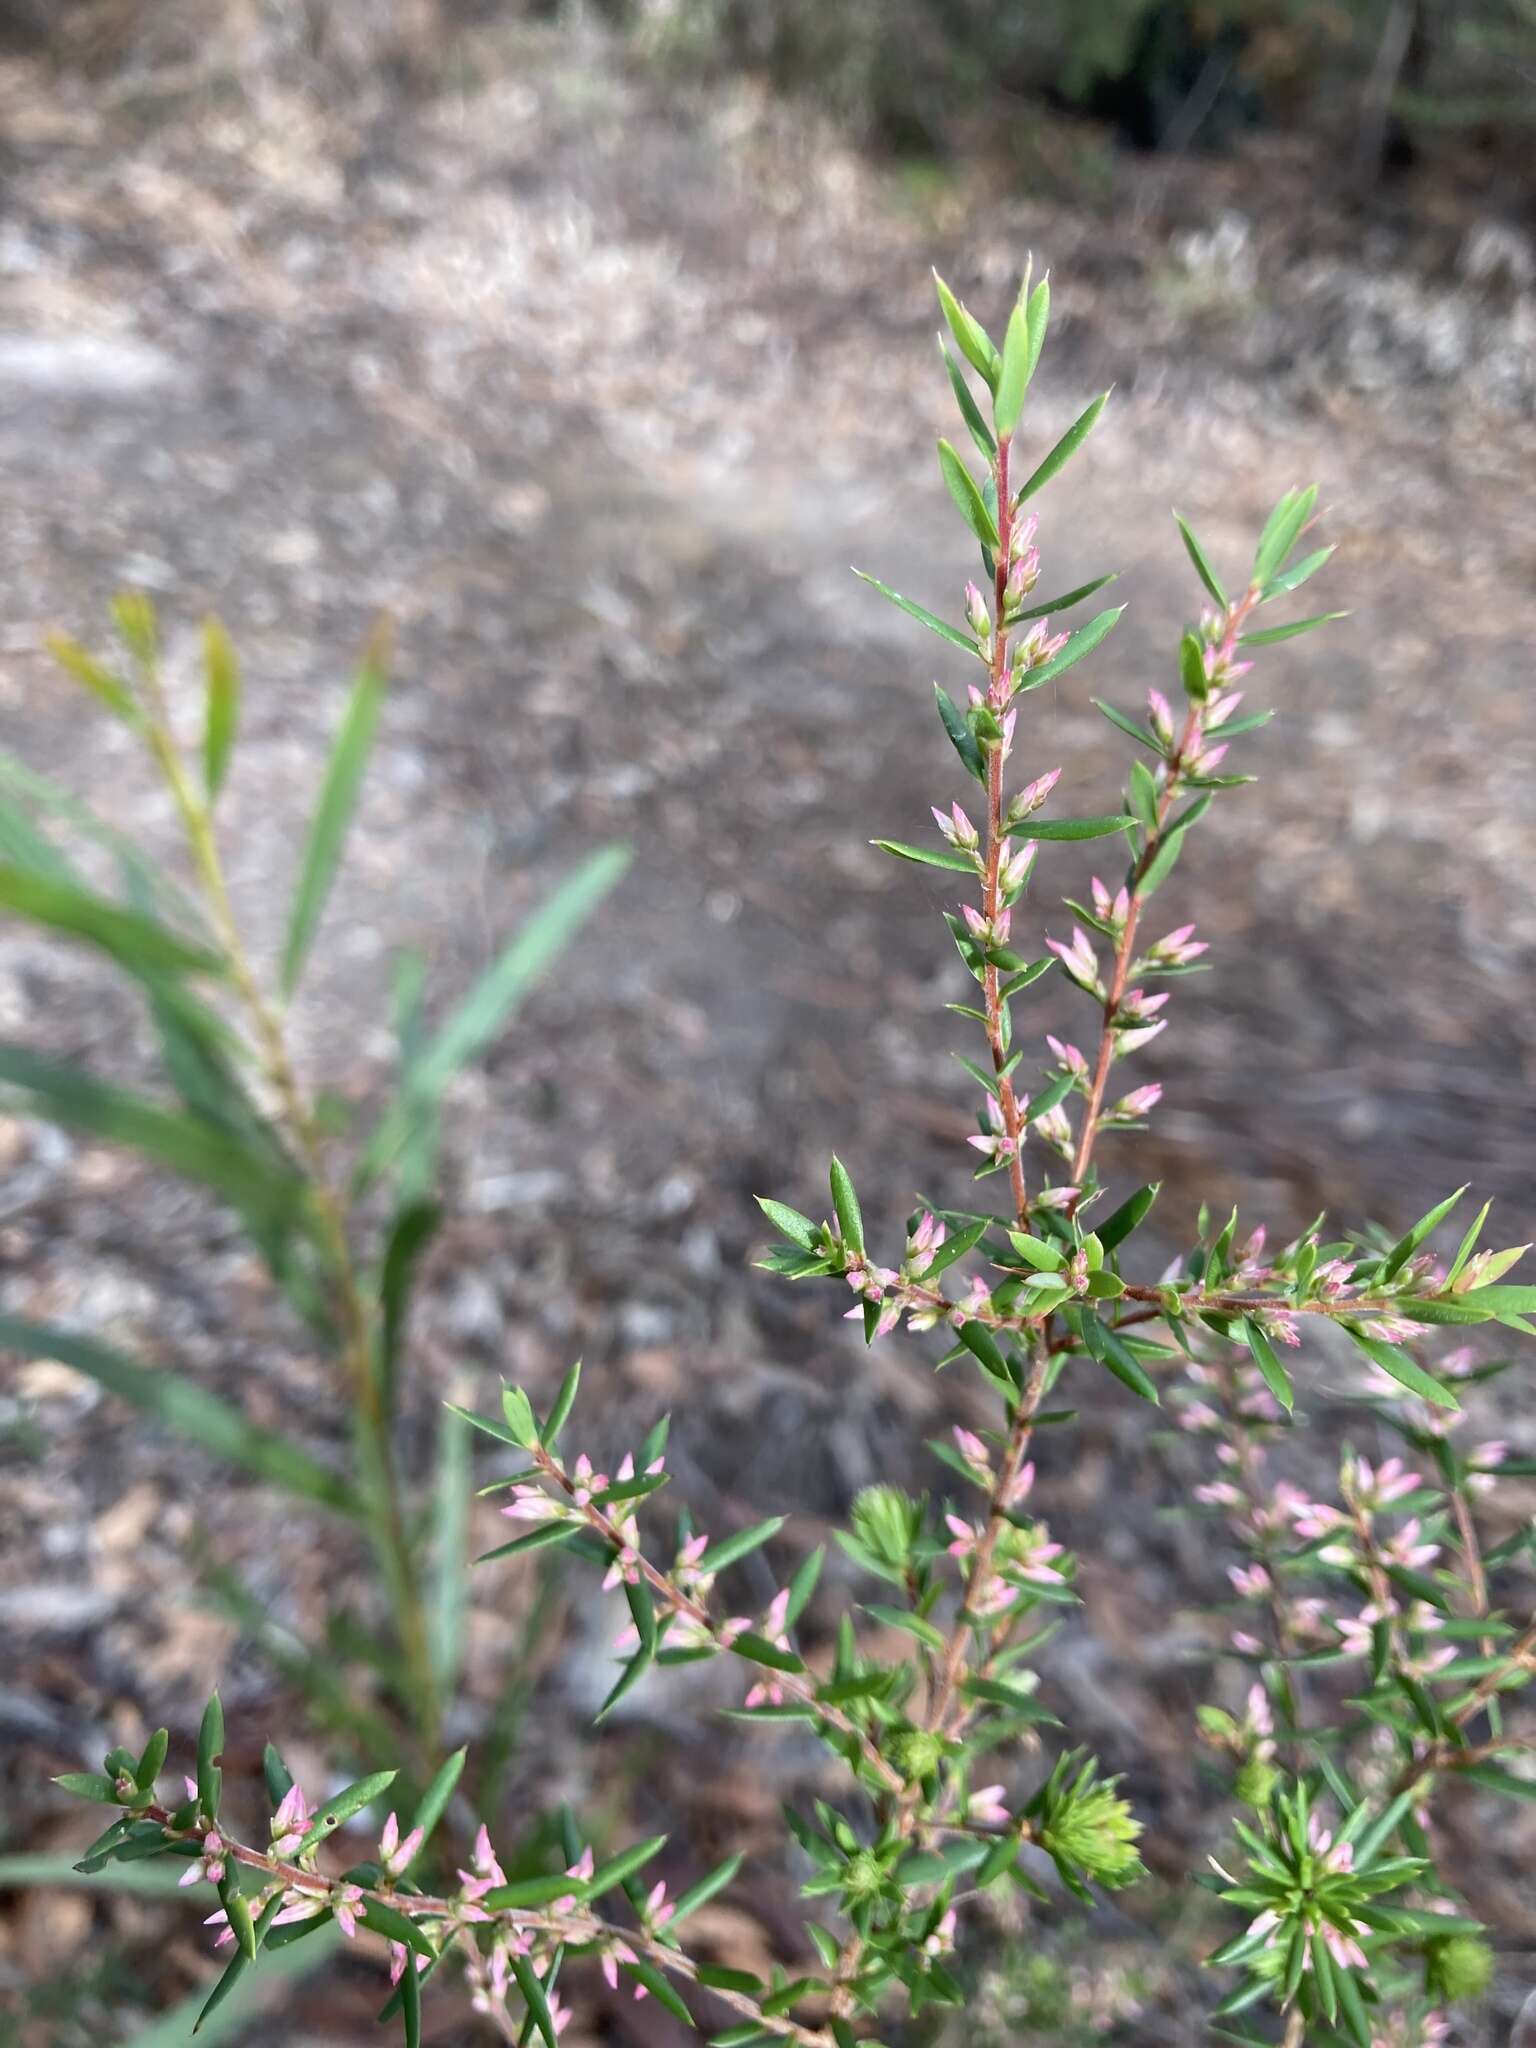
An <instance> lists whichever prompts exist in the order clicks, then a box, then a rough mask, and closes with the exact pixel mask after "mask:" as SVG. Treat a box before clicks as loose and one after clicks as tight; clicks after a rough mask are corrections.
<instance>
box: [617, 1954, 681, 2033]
mask: <svg viewBox="0 0 1536 2048" xmlns="http://www.w3.org/2000/svg"><path fill="white" fill-rule="evenodd" d="M621 1967H622V1969H623V1971H624V1974H625V1975H626V1976H627V1977H633V1978H634V1980H635V1982H636V1983H637V1984H643V1985H644V1986H645V1988H646V1990H647V1991H649V1993H650V1994H651V1996H652V1998H654V1999H655V2001H656V2003H657V2004H658V2005H661V2006H665V2007H666V2009H667V2011H668V2012H669V2013H671V2015H672V2017H673V2018H674V2019H677V2020H681V2021H682V2023H683V2025H684V2026H685V2027H692V2025H693V2014H692V2013H691V2012H690V2011H689V2010H688V2008H687V2006H686V2005H684V2003H683V2001H682V1999H681V1998H680V1997H679V1996H678V1994H677V1993H676V1992H675V1991H674V1990H673V1988H672V1986H671V1985H670V1984H669V1983H668V1982H667V1980H666V1978H665V1977H664V1976H663V1975H662V1974H661V1972H660V1970H658V1969H657V1968H656V1967H655V1965H654V1964H652V1963H647V1962H645V1961H643V1960H641V1959H640V1958H636V1960H635V1961H634V1962H632V1963H624V1964H622V1965H621Z"/></svg>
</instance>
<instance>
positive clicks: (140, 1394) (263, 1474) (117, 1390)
mask: <svg viewBox="0 0 1536 2048" xmlns="http://www.w3.org/2000/svg"><path fill="white" fill-rule="evenodd" d="M0 1350H3V1351H12V1352H15V1353H16V1354H17V1356H18V1357H21V1358H46V1359H57V1360H58V1361H59V1362H60V1363H61V1364H63V1365H71V1366H73V1367H74V1368H75V1370H76V1372H82V1373H84V1374H85V1375H86V1377H87V1378H88V1379H93V1380H95V1381H96V1383H97V1385H98V1386H103V1387H105V1388H106V1389H107V1391H108V1392H109V1393H113V1394H116V1395H118V1396H119V1397H120V1398H121V1399H122V1400H124V1401H128V1402H131V1403H132V1405H133V1406H134V1407H135V1408H137V1409H139V1410H140V1411H141V1413H143V1414H145V1415H148V1416H150V1417H151V1418H152V1419H153V1420H155V1421H157V1422H161V1423H163V1424H164V1425H165V1427H166V1428H167V1429H171V1430H174V1431H175V1432H176V1433H177V1434H178V1435H179V1436H184V1437H189V1438H190V1439H191V1440H192V1441H193V1442H194V1443H199V1444H201V1445H202V1446H203V1448H204V1450H208V1451H212V1452H214V1453H215V1455H216V1456H218V1457H221V1458H227V1459H229V1461H230V1462H231V1463H232V1464H236V1465H242V1466H244V1467H245V1469H246V1471H248V1472H254V1473H255V1474H256V1475H257V1476H258V1477H259V1478H262V1479H267V1480H270V1481H271V1482H272V1483H273V1484H274V1485H277V1486H281V1487H282V1488H284V1489H285V1491H287V1492H288V1493H291V1494H296V1495H298V1496H299V1497H301V1498H302V1499H305V1500H313V1501H318V1502H320V1503H321V1504H322V1505H323V1506H325V1507H328V1508H336V1509H338V1510H339V1511H340V1512H341V1513H343V1514H348V1515H356V1516H358V1517H361V1516H362V1515H363V1512H364V1509H363V1504H362V1502H361V1501H360V1500H359V1499H358V1498H357V1496H356V1495H355V1494H354V1492H353V1491H352V1488H351V1487H350V1486H349V1485H348V1484H347V1482H346V1481H345V1480H344V1479H343V1478H341V1477H340V1476H339V1474H337V1473H335V1472H330V1471H327V1469H326V1468H325V1466H324V1465H321V1464H320V1463H318V1461H317V1460H315V1459H314V1458H311V1457H310V1455H309V1453H308V1452H307V1451H303V1450H300V1449H299V1447H298V1446H297V1445H296V1444H291V1443H289V1442H288V1441H287V1439H286V1438H284V1437H280V1436H278V1435H276V1434H275V1433H274V1432H273V1431H271V1430H266V1429H260V1428H258V1427H257V1426H256V1424H255V1423H252V1422H248V1421H247V1420H246V1419H245V1417H244V1416H243V1415H241V1414H240V1413H239V1411H238V1410H237V1409H234V1408H231V1407H229V1406H228V1405H227V1403H225V1402H223V1401H221V1400H219V1398H218V1397H217V1395H214V1394H210V1393H207V1392H206V1391H205V1390H204V1389H203V1388H202V1387H197V1386H193V1385H191V1384H190V1383H189V1382H188V1381H186V1380H182V1379H178V1378H176V1377H175V1376H174V1375H173V1374H171V1373H168V1372H160V1371H157V1370H156V1369H155V1368H153V1367H151V1366H147V1365H140V1364H138V1363H137V1362H136V1361H135V1360H133V1359H131V1358H128V1357H127V1356H125V1355H124V1353H122V1352H120V1351H115V1350H114V1349H113V1348H112V1347H111V1346H110V1345H107V1344H103V1343H101V1342H100V1341H99V1339H97V1338H95V1337H88V1336H85V1335H84V1334H82V1333H81V1332H79V1331H75V1330H61V1329H58V1328H56V1327H55V1326H54V1325H52V1324H50V1323H34V1322H30V1321H28V1320H27V1319H26V1318H25V1317H22V1316H12V1315H5V1314H0Z"/></svg>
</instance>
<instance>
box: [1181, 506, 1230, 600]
mask: <svg viewBox="0 0 1536 2048" xmlns="http://www.w3.org/2000/svg"><path fill="white" fill-rule="evenodd" d="M1173 518H1174V524H1175V525H1176V526H1177V527H1178V529H1179V534H1180V537H1181V538H1182V540H1183V542H1184V550H1185V553H1186V554H1187V555H1188V556H1189V559H1190V560H1191V561H1192V562H1193V563H1194V565H1195V574H1196V575H1197V576H1198V577H1199V578H1200V581H1201V582H1202V583H1203V584H1204V585H1205V588H1206V591H1207V593H1208V594H1209V596H1210V597H1211V598H1212V599H1213V600H1214V601H1215V602H1216V603H1217V604H1218V605H1220V607H1221V609H1222V610H1223V611H1225V610H1226V608H1227V593H1226V592H1225V591H1224V590H1223V589H1222V587H1221V584H1220V583H1219V582H1218V581H1217V577H1216V571H1215V570H1214V569H1213V568H1212V567H1211V565H1210V563H1209V562H1208V561H1207V560H1206V554H1205V550H1204V548H1202V547H1201V545H1200V543H1199V541H1197V540H1196V539H1195V536H1194V534H1193V533H1192V532H1191V531H1190V529H1189V525H1188V523H1187V521H1185V520H1184V519H1182V518H1180V516H1179V514H1178V513H1177V512H1175V513H1174V515H1173Z"/></svg>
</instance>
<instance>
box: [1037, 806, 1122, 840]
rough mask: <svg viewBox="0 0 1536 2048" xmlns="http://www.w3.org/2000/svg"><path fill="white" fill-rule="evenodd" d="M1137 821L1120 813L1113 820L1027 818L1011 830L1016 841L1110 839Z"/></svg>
mask: <svg viewBox="0 0 1536 2048" xmlns="http://www.w3.org/2000/svg"><path fill="white" fill-rule="evenodd" d="M1135 822H1136V821H1135V819H1134V818H1128V817H1127V816H1126V815H1125V813H1124V812H1123V811H1122V812H1118V813H1117V814H1116V815H1115V816H1114V817H1112V818H1025V819H1023V820H1021V822H1020V823H1019V824H1017V825H1015V826H1013V827H1012V828H1011V831H1010V834H1009V836H1010V837H1011V838H1014V839H1108V838H1109V836H1110V835H1111V833H1114V832H1123V831H1124V830H1125V828H1126V826H1127V825H1132V824H1134V823H1135Z"/></svg>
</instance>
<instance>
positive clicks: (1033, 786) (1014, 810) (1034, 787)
mask: <svg viewBox="0 0 1536 2048" xmlns="http://www.w3.org/2000/svg"><path fill="white" fill-rule="evenodd" d="M1060 780H1061V770H1060V769H1059V768H1049V769H1047V770H1046V772H1045V774H1044V775H1037V776H1036V777H1035V779H1034V781H1033V782H1026V783H1025V785H1024V787H1023V788H1022V789H1021V790H1020V791H1019V793H1018V795H1017V796H1016V797H1015V798H1014V799H1013V801H1012V803H1011V804H1009V806H1008V823H1009V824H1010V825H1017V824H1018V823H1019V822H1020V821H1021V820H1022V819H1024V818H1027V817H1028V816H1029V815H1030V813H1031V812H1033V811H1038V810H1039V808H1040V806H1041V805H1042V804H1043V803H1044V802H1045V800H1046V798H1047V797H1048V796H1049V795H1050V793H1051V791H1052V790H1053V789H1054V788H1055V787H1056V785H1057V783H1058V782H1060Z"/></svg>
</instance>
